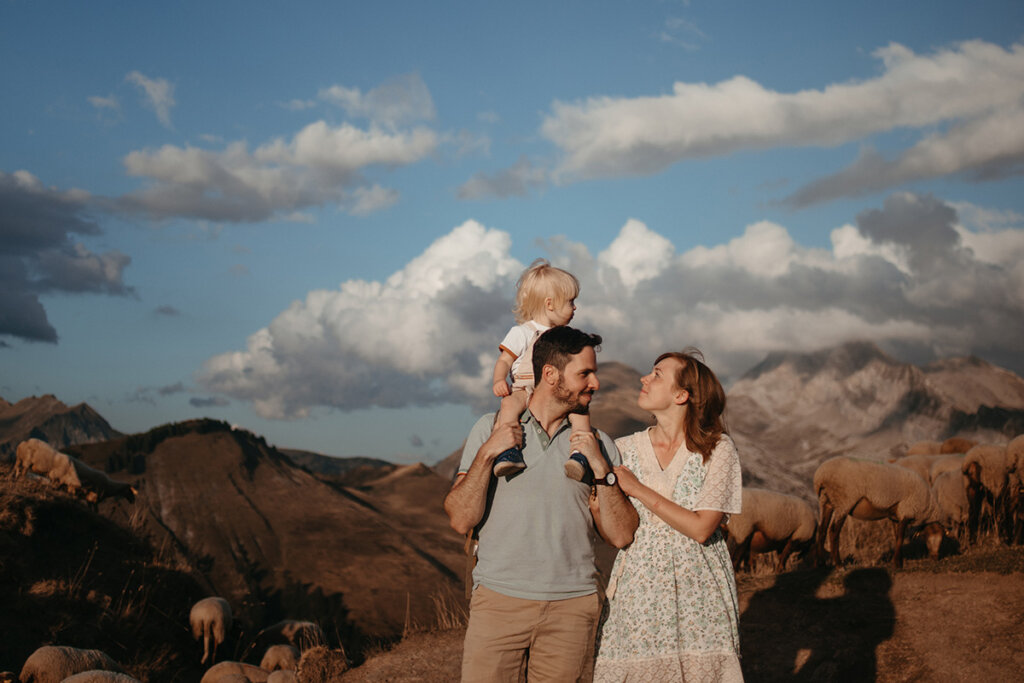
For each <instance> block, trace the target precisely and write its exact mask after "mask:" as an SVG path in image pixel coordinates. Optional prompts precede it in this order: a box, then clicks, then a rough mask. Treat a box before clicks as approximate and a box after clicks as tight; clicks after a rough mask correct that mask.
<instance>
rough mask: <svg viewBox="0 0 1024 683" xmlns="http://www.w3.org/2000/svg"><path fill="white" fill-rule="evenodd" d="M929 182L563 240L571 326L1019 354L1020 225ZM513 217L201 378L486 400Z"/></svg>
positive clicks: (511, 279) (257, 391) (654, 337)
mask: <svg viewBox="0 0 1024 683" xmlns="http://www.w3.org/2000/svg"><path fill="white" fill-rule="evenodd" d="M970 208H971V207H961V210H960V211H958V210H957V209H955V208H954V207H952V206H951V205H948V204H946V203H944V202H942V201H940V200H938V199H936V198H934V197H931V196H918V195H913V194H898V195H893V196H891V197H890V198H889V199H887V200H886V201H885V203H884V204H883V205H882V206H880V207H879V208H877V209H874V210H870V211H866V212H864V213H862V214H861V215H859V216H857V218H856V222H855V223H851V224H847V225H843V226H839V227H837V228H835V229H834V230H833V231H832V234H831V247H830V248H809V247H804V246H801V245H799V244H797V243H796V242H795V241H794V240H793V239H792V237H791V236H790V235H789V233H788V232H787V230H786V229H785V228H784V227H783V226H780V225H777V224H774V223H770V222H761V223H756V224H753V225H750V226H748V228H747V229H746V231H745V232H744V233H743V234H742V235H741V236H739V237H737V238H735V239H733V240H731V241H729V242H727V243H725V244H718V245H708V246H698V247H693V248H690V249H688V250H686V251H683V252H678V251H677V249H676V247H675V246H674V245H673V244H672V243H671V241H670V240H669V239H667V238H666V237H665V236H663V235H660V234H658V233H657V232H656V231H655V230H653V229H652V228H650V227H648V226H647V225H645V224H644V223H643V222H641V221H639V220H630V221H628V222H627V223H626V224H625V225H624V226H623V228H622V229H621V231H620V233H619V235H618V236H617V237H616V239H615V240H614V241H613V242H612V243H611V244H609V245H608V246H607V247H606V248H605V249H603V250H602V251H600V252H599V253H596V254H594V253H591V252H590V250H589V249H588V248H587V247H585V246H584V245H582V244H578V243H574V242H569V241H566V240H564V239H559V238H554V239H551V240H549V241H548V242H547V243H546V251H547V256H548V257H549V258H550V259H551V260H552V261H553V262H554V263H556V264H557V265H561V266H563V267H565V268H567V269H569V270H571V271H572V272H573V273H575V274H576V275H577V276H578V277H579V279H580V281H581V285H582V293H581V296H580V298H579V300H578V304H579V311H578V313H577V318H576V320H575V322H574V324H576V325H578V326H580V327H583V328H585V329H589V330H593V331H596V332H599V333H600V334H602V335H603V336H604V338H605V343H604V350H603V352H602V354H601V358H602V359H603V360H619V361H623V362H626V363H628V364H630V365H633V366H634V367H637V368H644V367H646V366H647V365H648V364H649V363H650V362H651V361H652V359H653V358H654V357H655V356H656V355H657V354H658V353H660V352H662V351H664V350H667V349H678V348H682V347H684V346H687V345H697V346H699V347H701V348H703V349H704V351H705V353H706V354H707V356H708V359H709V361H711V362H712V364H713V365H714V367H716V368H717V369H718V370H719V371H720V372H721V373H722V375H723V377H726V378H729V377H735V376H736V375H738V374H739V373H742V372H743V371H745V370H746V369H748V368H749V367H751V366H752V365H754V364H755V363H756V362H758V361H759V360H761V359H762V358H763V356H764V355H765V354H766V353H768V352H770V351H776V350H805V351H808V350H813V349H817V348H821V347H823V346H830V345H835V344H839V343H842V342H845V341H849V340H854V339H868V340H871V341H875V342H877V343H879V344H881V345H882V346H883V347H885V348H888V349H889V350H891V351H898V352H900V353H901V354H902V355H904V356H909V357H910V359H911V360H917V361H921V360H927V359H929V358H931V357H935V356H945V355H950V354H958V355H959V354H968V353H978V354H980V355H983V356H986V357H990V358H994V359H996V360H997V362H1002V363H1003V364H1006V365H1009V366H1011V367H1013V368H1014V369H1016V370H1018V371H1022V370H1024V354H1022V352H1021V350H1020V348H1019V347H1020V344H1019V340H1020V339H1021V338H1022V335H1024V265H1021V264H1024V258H1022V257H1024V229H1021V227H1020V222H1019V221H1018V222H1017V223H1016V224H1015V225H1011V226H1009V227H1007V226H1003V227H1000V228H997V229H992V228H980V227H977V226H971V225H966V224H965V223H964V221H963V219H962V218H961V215H960V214H961V213H970V211H969V209H970ZM510 247H511V238H510V236H509V235H508V233H506V232H503V231H501V230H497V229H494V228H486V227H484V226H482V225H480V224H478V223H476V222H474V221H468V222H466V223H465V224H463V225H461V226H458V227H457V228H455V229H454V230H452V232H451V233H449V234H448V235H446V236H444V237H442V238H440V239H439V240H437V241H436V242H435V243H434V244H433V245H431V246H430V247H429V248H428V249H427V250H426V251H425V252H424V253H423V254H422V255H420V256H419V257H417V258H416V259H414V260H413V261H412V262H410V263H409V264H408V265H407V266H406V267H405V268H403V269H402V270H401V271H399V272H397V273H395V274H394V275H392V276H391V277H390V278H388V279H387V280H386V281H383V282H365V281H349V282H345V283H343V284H342V285H341V287H340V288H339V289H338V290H332V291H316V292H311V293H310V294H309V295H308V296H307V297H306V299H305V300H304V301H296V302H295V303H294V304H292V306H291V307H289V308H288V310H286V311H283V312H282V313H281V314H280V315H278V316H277V318H275V319H274V320H273V321H272V322H271V323H270V325H268V326H267V327H266V328H264V329H261V330H259V331H257V332H256V333H255V334H253V335H252V336H251V337H250V339H249V341H248V344H247V346H246V348H245V349H244V350H240V351H234V352H228V353H224V354H221V355H219V356H216V357H214V358H211V359H210V360H209V361H208V362H207V363H206V364H205V367H204V368H203V369H202V371H201V373H200V377H199V379H200V382H201V383H202V384H204V385H205V386H206V388H208V389H209V390H211V391H214V392H218V393H221V394H225V395H229V396H232V397H234V398H237V399H240V400H246V401H251V402H252V403H253V405H254V406H255V408H256V409H257V410H258V411H259V412H260V414H262V415H264V416H266V417H277V418H287V417H297V416H302V415H304V414H306V413H307V412H308V411H309V410H310V409H311V408H313V407H316V406H328V407H335V408H340V409H344V410H352V409H359V408H364V407H367V406H374V405H376V406H389V407H397V406H404V405H416V404H420V405H422V404H427V403H431V402H437V401H454V402H465V403H470V404H473V405H475V406H482V405H485V404H488V402H493V397H491V396H490V394H489V388H490V379H489V378H490V372H491V369H492V367H493V363H494V359H495V352H496V346H497V343H498V341H499V340H500V338H501V336H502V335H503V334H504V332H505V330H506V329H507V327H508V326H509V325H510V324H511V322H512V321H511V313H510V308H511V304H512V297H513V293H514V283H515V280H516V278H517V277H518V275H519V272H520V271H521V269H522V268H523V267H524V264H522V263H519V262H518V261H516V260H515V259H513V258H512V257H511V256H510V255H509V249H510Z"/></svg>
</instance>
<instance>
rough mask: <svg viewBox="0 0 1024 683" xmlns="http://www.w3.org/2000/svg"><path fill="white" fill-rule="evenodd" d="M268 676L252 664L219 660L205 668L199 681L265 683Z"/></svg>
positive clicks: (204, 682)
mask: <svg viewBox="0 0 1024 683" xmlns="http://www.w3.org/2000/svg"><path fill="white" fill-rule="evenodd" d="M269 676H270V672H269V671H264V670H263V669H261V668H259V667H258V666H256V665H254V664H244V663H242V662H221V663H220V664H214V665H213V666H211V667H210V668H209V669H207V670H206V673H205V674H203V678H202V679H201V680H200V682H199V683H266V681H267V678H268V677H269Z"/></svg>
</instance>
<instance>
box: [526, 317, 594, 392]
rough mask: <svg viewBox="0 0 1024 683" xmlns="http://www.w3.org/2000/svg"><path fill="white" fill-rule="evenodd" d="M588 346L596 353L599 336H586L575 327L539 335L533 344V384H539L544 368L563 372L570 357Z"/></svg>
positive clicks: (553, 328) (554, 329) (561, 328)
mask: <svg viewBox="0 0 1024 683" xmlns="http://www.w3.org/2000/svg"><path fill="white" fill-rule="evenodd" d="M588 346H593V347H594V351H597V350H598V348H599V347H600V346H601V335H599V334H587V333H586V332H582V331H580V330H577V329H576V328H575V327H569V326H568V325H560V326H558V327H552V328H551V329H550V330H548V331H547V332H545V333H544V334H542V335H540V337H538V338H537V341H536V342H534V344H533V383H534V385H537V384H539V383H540V377H541V375H542V374H543V373H544V366H545V365H551V366H553V367H554V368H555V369H556V370H558V371H559V372H562V371H563V370H565V366H566V365H568V364H569V360H570V359H571V358H572V356H575V355H576V354H577V353H579V352H580V351H582V350H583V349H585V348H586V347H588Z"/></svg>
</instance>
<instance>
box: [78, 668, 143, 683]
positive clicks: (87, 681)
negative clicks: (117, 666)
mask: <svg viewBox="0 0 1024 683" xmlns="http://www.w3.org/2000/svg"><path fill="white" fill-rule="evenodd" d="M61 683H142V682H141V681H139V679H137V678H132V677H131V676H129V675H128V674H119V673H115V672H113V671H102V670H99V669H93V670H92V671H83V672H82V673H80V674H75V675H74V676H68V677H67V678H65V679H64V680H63V681H62V682H61Z"/></svg>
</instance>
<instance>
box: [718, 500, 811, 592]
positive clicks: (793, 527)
mask: <svg viewBox="0 0 1024 683" xmlns="http://www.w3.org/2000/svg"><path fill="white" fill-rule="evenodd" d="M742 502H743V505H742V509H743V512H742V513H740V514H738V515H730V516H729V522H728V524H727V525H726V527H725V528H726V533H727V534H728V537H729V542H730V545H733V546H734V548H733V566H734V568H736V569H738V568H739V567H740V566H741V565H742V564H743V563H744V562H745V563H746V564H747V565H748V566H749V567H751V568H752V567H753V556H754V555H755V554H756V553H764V552H771V551H773V550H774V551H777V552H778V553H779V555H778V560H777V561H776V564H775V571H776V572H781V571H782V570H783V569H785V567H786V560H787V559H788V558H789V556H790V555H791V554H792V553H794V552H796V553H803V552H804V551H805V550H806V549H807V548H808V547H810V546H811V545H812V544H813V542H814V532H815V529H816V528H817V526H818V520H817V519H816V518H815V510H814V507H813V506H811V504H810V503H808V502H807V501H805V500H803V499H802V498H797V497H796V496H790V495H787V494H785V493H779V492H777V491H769V490H767V489H761V488H754V487H747V486H745V487H743V501H742Z"/></svg>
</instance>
